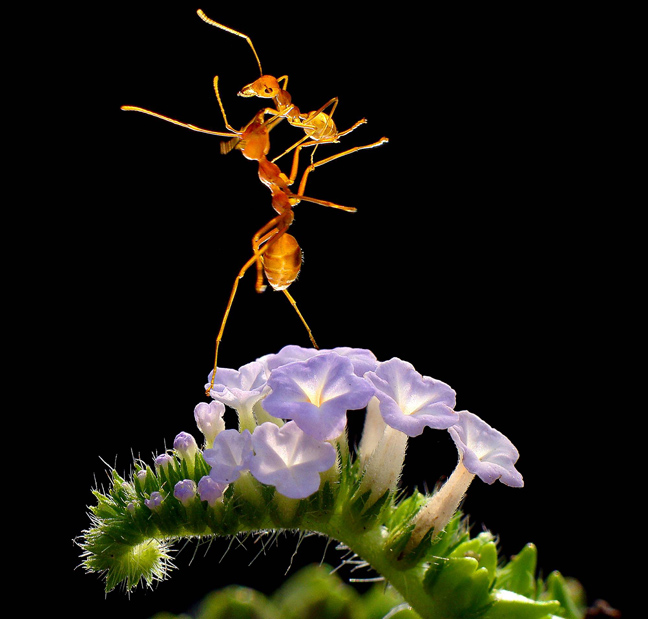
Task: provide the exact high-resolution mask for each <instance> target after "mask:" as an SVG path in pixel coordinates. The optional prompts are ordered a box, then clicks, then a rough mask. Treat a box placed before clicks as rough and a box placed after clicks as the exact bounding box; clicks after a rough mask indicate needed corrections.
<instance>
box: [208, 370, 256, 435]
mask: <svg viewBox="0 0 648 619" xmlns="http://www.w3.org/2000/svg"><path fill="white" fill-rule="evenodd" d="M212 374H213V371H212V372H211V373H210V374H209V381H210V382H209V383H207V385H205V388H206V389H207V388H209V385H210V384H211V376H212ZM267 378H268V377H267V373H266V369H265V366H264V364H263V363H260V362H258V361H253V362H252V363H248V364H246V365H244V366H242V367H240V368H239V369H238V370H232V369H229V368H218V369H217V370H216V376H215V379H214V385H213V387H212V388H211V389H210V391H209V394H210V395H211V397H212V398H214V400H217V401H218V402H222V403H223V404H225V405H226V406H229V407H231V408H234V409H236V411H237V412H238V415H239V425H240V429H249V430H253V429H254V427H255V425H256V423H255V420H254V416H253V412H252V409H253V408H254V405H255V404H256V403H257V402H258V401H259V400H260V399H261V398H263V397H264V396H265V395H266V393H267V392H268V388H267V386H266V382H267Z"/></svg>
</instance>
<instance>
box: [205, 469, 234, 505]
mask: <svg viewBox="0 0 648 619" xmlns="http://www.w3.org/2000/svg"><path fill="white" fill-rule="evenodd" d="M225 488H227V484H221V483H218V482H217V481H214V480H213V479H212V478H211V477H209V475H205V476H204V477H202V478H201V479H200V481H199V482H198V494H199V495H200V500H201V501H207V503H209V505H211V506H212V507H213V506H214V505H215V504H216V501H217V500H218V499H220V498H221V497H222V496H223V492H225Z"/></svg>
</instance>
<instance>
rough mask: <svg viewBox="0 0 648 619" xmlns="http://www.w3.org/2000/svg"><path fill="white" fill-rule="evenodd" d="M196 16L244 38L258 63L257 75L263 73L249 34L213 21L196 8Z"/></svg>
mask: <svg viewBox="0 0 648 619" xmlns="http://www.w3.org/2000/svg"><path fill="white" fill-rule="evenodd" d="M197 12H198V17H200V19H202V20H203V21H204V22H205V23H206V24H209V25H210V26H216V28H220V29H221V30H225V31H226V32H231V33H232V34H235V35H236V36H237V37H241V38H242V39H245V40H246V41H247V42H248V45H249V46H250V47H251V48H252V51H253V52H254V57H255V58H256V61H257V64H258V65H259V75H263V69H262V68H261V61H260V60H259V56H258V54H257V53H256V50H255V49H254V45H252V39H250V37H249V36H247V35H245V34H243V33H242V32H239V31H238V30H234V29H233V28H228V27H227V26H224V25H223V24H219V23H218V22H217V21H214V20H213V19H210V18H209V17H207V15H205V14H204V13H203V11H202V9H198V11H197Z"/></svg>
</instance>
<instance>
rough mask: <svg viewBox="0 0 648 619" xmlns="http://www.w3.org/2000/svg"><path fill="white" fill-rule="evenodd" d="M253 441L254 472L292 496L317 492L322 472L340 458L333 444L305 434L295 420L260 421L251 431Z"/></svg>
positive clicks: (252, 466) (289, 496)
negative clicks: (279, 424) (282, 424)
mask: <svg viewBox="0 0 648 619" xmlns="http://www.w3.org/2000/svg"><path fill="white" fill-rule="evenodd" d="M252 444H253V446H254V452H255V453H254V456H253V457H252V459H251V460H250V472H251V473H252V475H253V476H254V477H255V478H256V479H257V480H258V481H260V482H261V483H263V484H268V485H271V486H275V487H276V489H277V492H278V493H279V494H282V495H284V496H286V497H288V498H291V499H303V498H306V497H307V496H310V495H311V494H313V493H314V492H317V490H318V489H319V486H320V476H319V473H321V472H324V471H327V470H328V469H330V468H331V467H332V466H333V465H334V464H335V462H336V459H337V452H336V450H335V447H333V445H331V444H330V443H326V442H323V441H318V440H317V439H315V438H313V437H312V436H309V435H308V434H305V433H304V432H302V430H300V429H299V427H298V426H297V424H296V423H295V422H294V421H290V422H288V423H287V424H285V425H284V426H282V427H281V428H280V427H278V426H277V425H275V424H273V423H263V424H261V425H260V426H259V427H258V428H257V429H256V430H255V431H254V434H252Z"/></svg>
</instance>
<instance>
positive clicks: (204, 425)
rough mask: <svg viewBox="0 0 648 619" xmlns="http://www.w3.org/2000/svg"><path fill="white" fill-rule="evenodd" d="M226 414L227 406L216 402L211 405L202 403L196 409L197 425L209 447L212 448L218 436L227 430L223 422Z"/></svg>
mask: <svg viewBox="0 0 648 619" xmlns="http://www.w3.org/2000/svg"><path fill="white" fill-rule="evenodd" d="M224 413H225V405H224V404H223V403H222V402H218V401H216V400H213V401H212V402H209V403H207V402H200V403H199V404H197V405H196V407H195V408H194V419H195V420H196V425H197V426H198V429H199V430H200V431H201V432H202V433H203V436H204V437H205V443H206V445H207V446H208V447H211V444H212V443H213V442H214V438H215V437H216V435H217V434H218V433H219V432H222V431H223V430H224V429H225V421H224V420H223V414H224Z"/></svg>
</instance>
